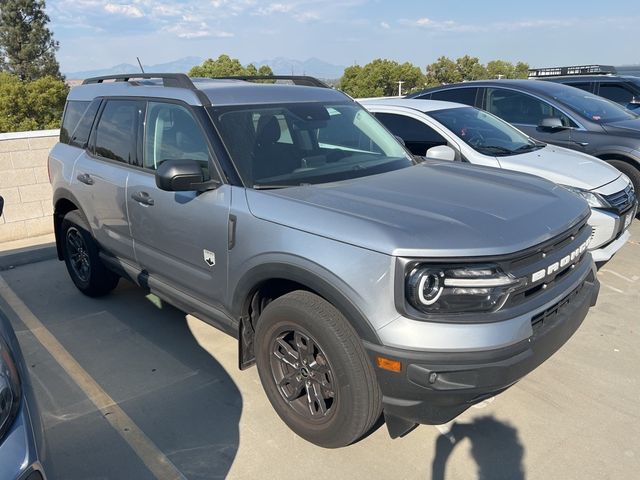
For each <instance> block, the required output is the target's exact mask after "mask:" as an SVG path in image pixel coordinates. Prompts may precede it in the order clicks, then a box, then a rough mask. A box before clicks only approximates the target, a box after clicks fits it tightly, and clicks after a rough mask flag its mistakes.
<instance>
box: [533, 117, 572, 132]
mask: <svg viewBox="0 0 640 480" xmlns="http://www.w3.org/2000/svg"><path fill="white" fill-rule="evenodd" d="M538 128H539V129H540V130H565V129H567V128H569V127H566V126H564V125H563V124H562V120H560V119H559V118H558V117H547V118H543V119H542V121H541V122H540V125H538Z"/></svg>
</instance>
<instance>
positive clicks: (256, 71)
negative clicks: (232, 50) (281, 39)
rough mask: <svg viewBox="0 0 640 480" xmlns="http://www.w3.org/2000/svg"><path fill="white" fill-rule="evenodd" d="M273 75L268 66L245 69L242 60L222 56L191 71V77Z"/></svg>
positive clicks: (206, 61) (210, 59)
mask: <svg viewBox="0 0 640 480" xmlns="http://www.w3.org/2000/svg"><path fill="white" fill-rule="evenodd" d="M247 75H248V76H255V75H273V71H272V70H271V68H270V67H269V66H267V65H263V66H262V67H260V68H256V66H255V65H253V64H249V65H247V66H246V67H243V66H242V64H241V63H240V60H238V59H237V58H231V57H230V56H229V55H224V54H223V55H220V56H219V57H218V58H217V59H216V60H214V59H212V58H209V59H207V60H205V61H204V62H203V63H202V65H197V66H195V67H193V68H192V69H191V70H189V76H191V77H237V76H247Z"/></svg>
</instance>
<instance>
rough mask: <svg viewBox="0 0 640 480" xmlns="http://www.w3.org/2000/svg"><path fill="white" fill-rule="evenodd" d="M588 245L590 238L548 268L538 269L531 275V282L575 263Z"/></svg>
mask: <svg viewBox="0 0 640 480" xmlns="http://www.w3.org/2000/svg"><path fill="white" fill-rule="evenodd" d="M588 246H589V240H587V241H585V242H583V243H582V244H581V245H580V246H579V247H578V248H576V249H575V250H574V251H572V252H571V253H570V254H568V255H566V256H564V257H562V258H561V259H560V260H559V261H557V262H554V263H552V264H551V265H549V266H548V267H547V268H543V269H542V270H538V271H537V272H535V273H534V274H533V275H531V282H532V283H534V282H537V281H539V280H542V279H543V278H544V277H546V276H548V275H551V274H552V273H555V272H557V271H558V270H560V269H561V268H564V267H566V266H567V265H569V264H570V263H575V261H576V260H577V259H578V258H580V255H582V254H583V253H584V252H585V250H586V249H587V247H588Z"/></svg>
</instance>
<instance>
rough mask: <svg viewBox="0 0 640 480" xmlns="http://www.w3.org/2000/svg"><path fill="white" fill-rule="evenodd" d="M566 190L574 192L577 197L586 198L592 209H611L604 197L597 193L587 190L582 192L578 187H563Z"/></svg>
mask: <svg viewBox="0 0 640 480" xmlns="http://www.w3.org/2000/svg"><path fill="white" fill-rule="evenodd" d="M562 186H563V187H564V188H566V189H567V190H569V191H570V192H573V193H575V194H577V195H580V196H581V197H582V198H584V199H585V200H586V201H587V203H588V204H589V206H590V207H591V208H611V205H610V204H609V202H607V201H606V200H605V199H604V198H602V196H600V195H599V194H597V193H593V192H588V191H587V190H582V189H581V188H577V187H570V186H568V185H562Z"/></svg>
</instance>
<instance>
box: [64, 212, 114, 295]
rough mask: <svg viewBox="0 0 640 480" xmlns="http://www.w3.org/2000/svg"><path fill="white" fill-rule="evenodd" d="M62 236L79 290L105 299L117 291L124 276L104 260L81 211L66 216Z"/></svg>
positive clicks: (74, 280)
mask: <svg viewBox="0 0 640 480" xmlns="http://www.w3.org/2000/svg"><path fill="white" fill-rule="evenodd" d="M60 233H61V238H60V241H61V242H62V253H63V256H64V263H65V264H66V265H67V271H68V272H69V276H70V277H71V280H73V283H74V284H75V285H76V287H78V290H80V291H81V292H82V293H84V294H85V295H87V296H89V297H101V296H103V295H106V294H107V293H109V292H111V291H112V290H113V289H114V288H116V285H118V280H119V279H120V277H119V276H118V275H116V274H115V273H113V272H112V271H111V270H108V269H107V267H105V266H104V264H103V263H102V261H101V260H100V256H99V255H98V252H99V250H100V249H99V247H98V243H97V242H96V241H95V239H94V238H93V235H92V234H91V229H90V228H89V224H88V222H87V221H86V220H85V218H84V217H83V216H82V214H81V213H80V212H79V211H77V210H73V211H71V212H69V213H67V214H66V215H65V216H64V218H63V219H62V225H61V227H60Z"/></svg>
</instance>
